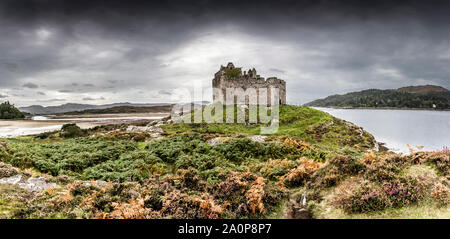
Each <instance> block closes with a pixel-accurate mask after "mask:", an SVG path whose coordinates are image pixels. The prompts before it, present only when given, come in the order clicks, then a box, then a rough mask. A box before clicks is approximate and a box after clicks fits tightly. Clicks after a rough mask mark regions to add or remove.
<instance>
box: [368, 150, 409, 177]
mask: <svg viewBox="0 0 450 239" xmlns="http://www.w3.org/2000/svg"><path fill="white" fill-rule="evenodd" d="M396 159H398V156H393V157H391V156H387V157H381V158H378V160H372V161H368V160H366V161H365V166H366V172H365V176H366V178H367V179H369V180H372V181H383V180H392V179H395V178H396V177H397V175H398V174H399V173H400V171H401V170H402V169H403V168H404V167H405V165H404V164H401V163H400V162H399V161H398V160H396Z"/></svg>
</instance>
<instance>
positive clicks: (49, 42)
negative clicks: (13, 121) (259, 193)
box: [0, 0, 450, 106]
mask: <svg viewBox="0 0 450 239" xmlns="http://www.w3.org/2000/svg"><path fill="white" fill-rule="evenodd" d="M126 2H127V3H125V1H93V0H92V1H51V0H46V1H40V0H39V1H38V0H35V1H18V0H11V1H9V0H2V1H1V2H0V100H9V101H11V102H13V103H14V104H16V105H18V106H26V105H32V104H41V105H58V104H64V103H69V102H76V103H88V104H106V103H114V102H125V101H128V102H142V103H143V102H145V103H151V102H168V101H173V100H175V99H176V96H177V92H180V91H177V90H174V89H177V88H183V87H186V88H188V89H191V90H192V88H193V87H194V85H196V86H198V85H201V86H202V87H203V88H204V89H205V90H206V91H207V92H210V87H211V80H212V78H213V75H214V73H215V72H216V71H217V70H218V69H219V67H220V65H225V64H226V63H227V62H229V61H232V62H234V63H235V65H237V66H242V67H243V68H244V69H248V68H253V67H255V68H256V69H257V71H258V73H259V74H261V76H263V77H270V76H276V77H278V78H281V79H284V80H286V82H287V99H288V103H296V104H298V103H302V104H303V103H306V102H308V101H311V100H314V99H316V98H322V97H325V96H328V95H330V94H336V93H345V92H349V91H358V90H362V89H367V88H381V89H387V88H398V87H402V86H407V85H421V84H436V85H441V86H443V87H446V88H448V89H450V79H449V76H450V74H449V73H450V5H449V4H445V2H430V1H409V2H404V3H402V4H390V1H385V2H377V3H372V4H358V1H355V2H354V3H352V2H342V1H341V2H337V1H276V2H263V1H254V2H245V3H244V2H242V1H198V3H192V2H191V3H188V2H187V1H169V2H161V3H159V4H156V3H154V2H153V3H146V1H134V2H133V3H130V2H129V1H126ZM223 2H226V3H223ZM360 2H361V1H360ZM194 100H200V99H199V98H196V99H194ZM203 100H208V101H209V100H211V96H210V93H207V94H206V95H205V98H203Z"/></svg>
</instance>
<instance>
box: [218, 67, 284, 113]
mask: <svg viewBox="0 0 450 239" xmlns="http://www.w3.org/2000/svg"><path fill="white" fill-rule="evenodd" d="M235 68H236V67H235V66H234V64H233V63H232V62H229V63H228V64H227V66H226V67H223V66H221V67H220V70H219V71H218V72H216V74H215V75H214V79H213V80H212V85H213V100H214V102H217V101H219V102H221V103H222V104H225V103H226V89H227V88H233V89H237V88H240V89H244V91H246V90H247V89H250V88H254V89H256V94H257V95H256V97H257V99H258V104H260V103H261V99H262V97H266V99H267V103H268V104H269V105H270V104H271V103H270V93H268V95H260V92H259V89H261V88H266V89H267V91H268V92H270V88H278V89H279V98H278V103H279V104H286V82H285V81H284V80H281V79H278V78H276V77H269V78H267V80H264V78H261V77H260V76H259V75H257V73H256V69H255V68H252V69H250V70H248V72H245V71H244V74H242V72H241V71H240V69H241V68H237V69H239V74H238V76H237V77H236V75H227V71H228V72H229V70H232V69H235ZM243 97H246V100H245V102H246V103H248V97H250V96H249V95H245V96H243ZM235 103H239V102H235Z"/></svg>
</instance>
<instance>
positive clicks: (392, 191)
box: [382, 178, 424, 207]
mask: <svg viewBox="0 0 450 239" xmlns="http://www.w3.org/2000/svg"><path fill="white" fill-rule="evenodd" d="M382 187H383V193H384V194H386V195H387V197H388V198H389V200H390V205H391V206H392V207H402V206H405V205H409V204H412V203H414V202H417V201H418V200H419V199H420V198H422V197H423V194H424V190H423V188H422V187H421V186H420V185H419V183H418V182H417V180H416V179H413V178H399V179H395V180H392V181H388V182H384V183H383V184H382Z"/></svg>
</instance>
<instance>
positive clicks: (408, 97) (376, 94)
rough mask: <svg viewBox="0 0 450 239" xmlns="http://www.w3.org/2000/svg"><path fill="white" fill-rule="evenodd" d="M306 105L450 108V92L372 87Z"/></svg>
mask: <svg viewBox="0 0 450 239" xmlns="http://www.w3.org/2000/svg"><path fill="white" fill-rule="evenodd" d="M306 106H316V107H355V108H357V107H393V108H436V109H450V93H449V92H430V93H427V94H412V93H407V92H400V91H397V90H377V89H371V90H364V91H360V92H352V93H348V94H345V95H332V96H329V97H327V98H325V99H320V100H315V101H312V102H310V103H308V104H306Z"/></svg>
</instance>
